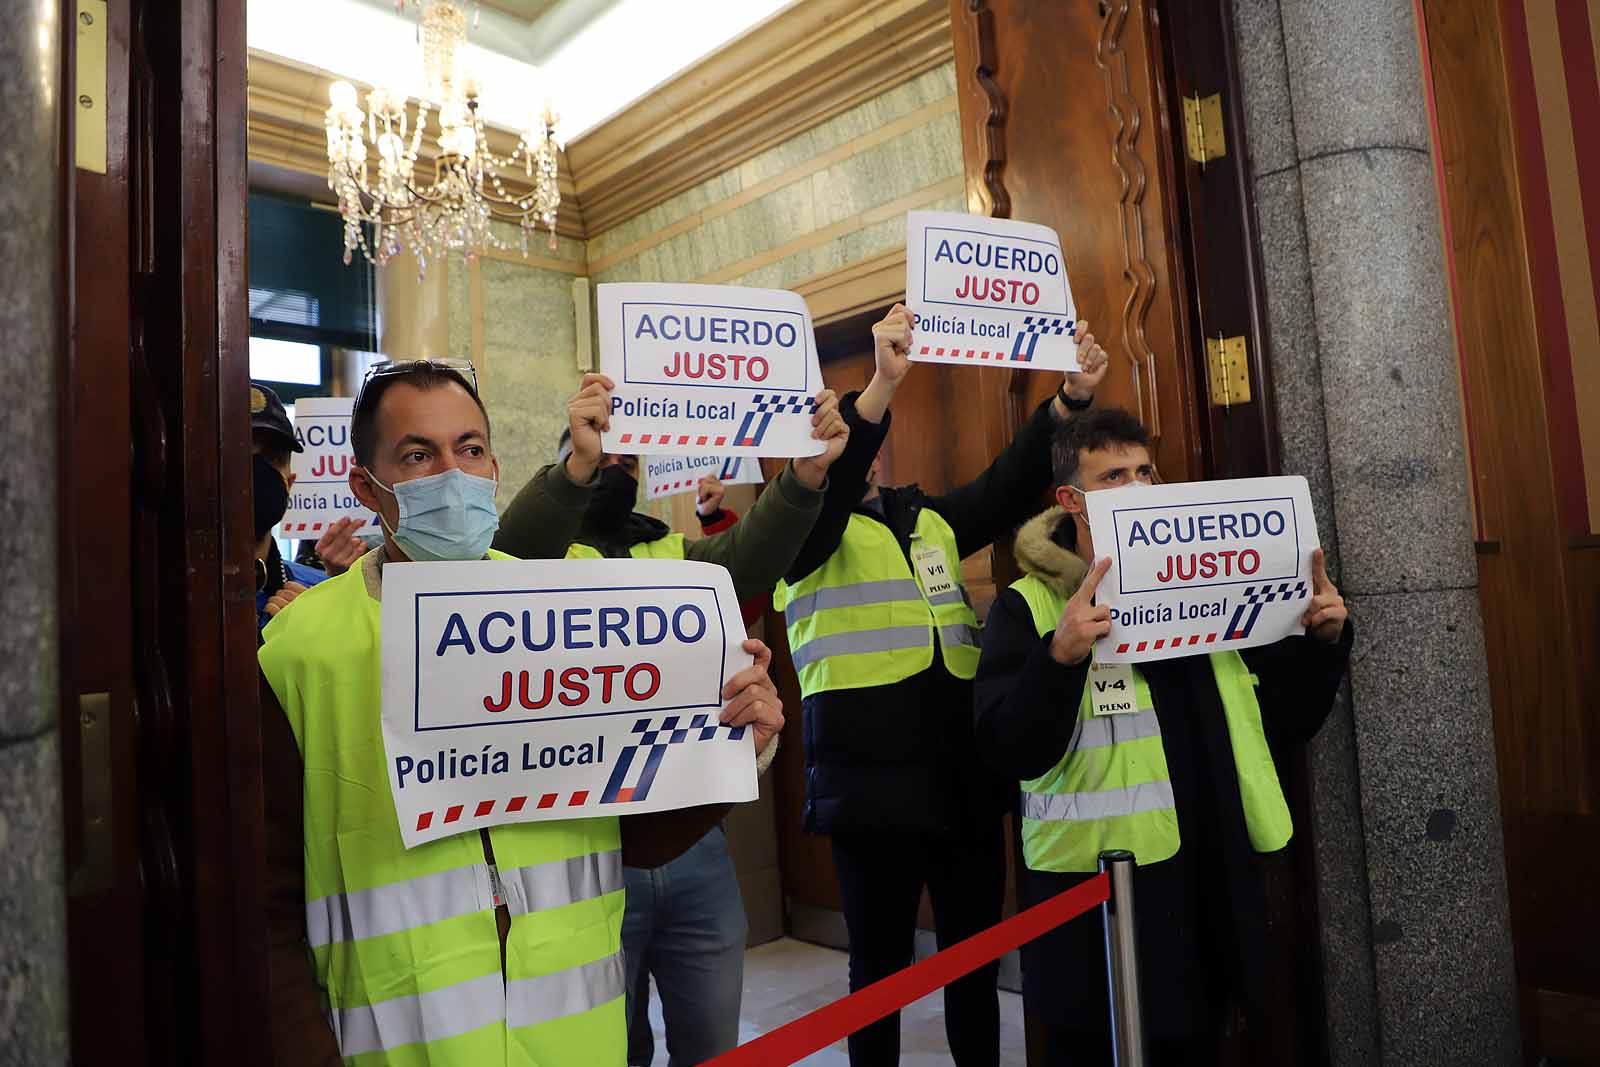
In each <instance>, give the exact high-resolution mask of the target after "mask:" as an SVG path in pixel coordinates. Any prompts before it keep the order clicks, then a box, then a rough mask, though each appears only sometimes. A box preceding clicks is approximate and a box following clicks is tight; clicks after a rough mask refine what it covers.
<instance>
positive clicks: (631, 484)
mask: <svg viewBox="0 0 1600 1067" xmlns="http://www.w3.org/2000/svg"><path fill="white" fill-rule="evenodd" d="M638 502H639V479H637V478H635V477H634V476H633V475H631V474H629V473H628V472H627V471H625V470H623V469H622V468H621V467H607V468H606V469H605V470H603V471H601V472H600V484H599V485H597V486H595V487H594V492H593V493H592V494H591V495H590V497H589V510H587V511H585V512H584V513H583V524H584V526H586V527H588V528H589V529H591V530H617V529H621V527H622V524H623V523H625V522H627V521H628V516H629V515H632V514H633V508H634V505H635V504H637V503H638Z"/></svg>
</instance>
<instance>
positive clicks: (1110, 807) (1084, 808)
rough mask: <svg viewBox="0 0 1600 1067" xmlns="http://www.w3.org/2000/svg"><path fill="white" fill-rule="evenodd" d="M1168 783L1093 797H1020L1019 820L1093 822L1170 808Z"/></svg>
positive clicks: (1170, 785)
mask: <svg viewBox="0 0 1600 1067" xmlns="http://www.w3.org/2000/svg"><path fill="white" fill-rule="evenodd" d="M1173 805H1174V801H1173V799H1172V783H1171V782H1170V781H1168V782H1145V783H1143V784H1142V785H1130V786H1128V787H1127V788H1125V789H1106V790H1103V791H1101V792H1097V793H1024V794H1022V817H1023V818H1025V819H1037V820H1040V821H1044V822H1093V821H1094V820H1096V819H1114V818H1116V817H1117V816H1119V815H1138V814H1140V813H1141V812H1146V811H1165V810H1167V809H1169V808H1171V807H1173Z"/></svg>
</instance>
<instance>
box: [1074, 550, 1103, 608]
mask: <svg viewBox="0 0 1600 1067" xmlns="http://www.w3.org/2000/svg"><path fill="white" fill-rule="evenodd" d="M1110 569H1111V557H1110V556H1101V557H1100V561H1099V562H1098V563H1096V564H1095V565H1094V569H1093V570H1091V571H1090V572H1089V573H1088V575H1087V576H1086V577H1085V578H1084V579H1083V584H1082V585H1080V586H1078V591H1077V592H1076V593H1074V594H1072V598H1073V599H1074V600H1080V601H1088V600H1091V599H1093V598H1094V595H1095V593H1096V592H1098V591H1099V589H1100V582H1101V580H1102V579H1103V578H1105V576H1106V572H1107V571H1109V570H1110Z"/></svg>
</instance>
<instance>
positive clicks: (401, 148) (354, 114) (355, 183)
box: [326, 0, 561, 275]
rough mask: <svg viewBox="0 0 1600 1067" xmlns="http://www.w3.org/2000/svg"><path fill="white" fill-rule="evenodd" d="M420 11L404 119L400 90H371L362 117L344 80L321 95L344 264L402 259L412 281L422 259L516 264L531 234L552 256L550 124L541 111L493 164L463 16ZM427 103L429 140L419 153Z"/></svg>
mask: <svg viewBox="0 0 1600 1067" xmlns="http://www.w3.org/2000/svg"><path fill="white" fill-rule="evenodd" d="M403 4H404V0H401V2H400V4H397V7H400V6H403ZM420 8H421V10H420V13H419V17H418V27H417V36H418V39H419V41H420V42H421V45H422V69H423V78H424V86H425V87H424V90H423V91H424V93H426V96H425V97H423V98H421V99H419V100H417V102H416V112H415V117H414V118H413V117H412V115H411V112H410V107H411V104H410V101H409V100H407V98H406V94H405V93H402V92H397V91H394V90H391V89H385V88H381V87H380V88H375V89H373V90H372V91H371V92H369V93H368V94H367V106H366V108H365V110H363V109H362V108H361V106H360V104H359V103H358V98H357V93H356V88H355V86H354V85H351V84H350V83H349V82H347V81H337V82H334V83H333V85H332V86H331V87H330V88H329V90H328V101H329V106H328V110H327V112H326V127H327V131H328V186H329V188H331V189H332V190H333V191H334V193H335V194H336V195H337V196H338V198H339V213H340V214H341V215H342V216H343V217H344V261H345V263H346V264H348V263H350V262H351V260H352V258H353V257H354V253H355V250H356V249H358V248H359V249H360V250H361V252H362V254H363V255H365V256H366V257H367V258H368V259H369V260H372V261H373V262H376V263H378V264H379V265H382V264H384V263H387V262H388V261H389V259H390V257H392V256H394V255H396V254H398V253H400V252H401V251H411V252H414V253H415V254H416V257H417V269H418V272H419V275H420V274H422V273H425V272H426V270H427V265H428V262H429V261H430V260H438V259H439V258H440V257H441V256H444V255H446V254H448V253H449V252H452V251H454V252H460V253H461V254H463V255H464V256H466V257H467V258H468V259H471V258H472V257H474V256H476V255H477V254H478V253H480V252H483V251H486V250H488V249H500V250H503V251H512V250H520V251H521V253H522V254H523V255H524V256H526V255H527V254H528V236H529V235H530V234H532V233H534V232H535V231H536V230H537V229H538V228H539V227H540V226H543V227H544V228H545V229H546V230H548V231H549V235H550V247H551V248H552V249H554V248H555V244H556V234H555V226H556V212H557V210H558V209H559V208H560V206H561V189H560V187H559V185H558V184H557V163H556V153H557V152H558V151H559V150H560V148H561V145H560V142H559V141H557V139H556V125H557V123H558V121H559V119H558V116H557V115H556V114H555V112H554V110H553V109H552V108H551V107H550V105H548V104H546V105H545V106H544V107H543V108H542V109H541V110H540V111H539V113H538V114H536V115H534V116H532V117H531V118H530V119H529V121H528V123H527V124H526V126H525V127H524V129H523V132H522V135H521V137H520V138H519V139H518V141H517V145H516V147H515V148H514V149H512V151H511V154H510V155H508V156H504V157H502V156H497V155H495V154H494V153H493V152H492V151H490V149H489V137H488V133H487V131H486V129H485V127H484V124H483V119H482V118H481V117H480V116H479V109H478V103H479V89H480V86H479V84H478V81H477V79H476V78H475V77H473V75H472V72H471V71H470V70H469V69H468V68H467V64H466V54H465V52H466V50H465V45H466V43H467V13H466V10H465V9H464V8H463V6H462V5H461V4H460V3H458V2H456V0H423V2H422V3H421V5H420ZM430 101H431V102H432V104H431V106H432V108H433V111H434V119H435V123H436V125H437V132H436V133H435V134H434V135H433V138H432V141H431V143H425V141H426V138H427V126H428V111H429V107H430ZM428 157H431V158H428ZM430 169H431V170H432V175H431V178H429V177H427V174H428V171H429V170H430ZM374 171H375V173H374ZM515 171H520V172H521V175H520V178H521V181H520V182H517V184H518V186H519V188H518V191H517V193H516V194H515V195H513V194H511V193H508V192H507V191H506V187H505V181H504V178H505V177H506V176H508V175H510V174H511V173H513V172H515ZM524 187H525V188H524ZM495 222H503V223H509V224H514V225H516V226H517V227H518V229H519V230H520V240H518V241H507V240H503V239H502V238H501V237H500V236H499V235H498V234H496V233H495V230H494V225H493V224H494V223H495ZM369 225H370V226H371V228H372V235H371V238H370V240H369V238H368V236H367V232H366V227H367V226H369Z"/></svg>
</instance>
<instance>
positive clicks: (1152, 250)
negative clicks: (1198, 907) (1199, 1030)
mask: <svg viewBox="0 0 1600 1067" xmlns="http://www.w3.org/2000/svg"><path fill="white" fill-rule="evenodd" d="M951 19H952V23H953V25H954V28H955V34H956V49H955V51H956V75H957V91H958V93H959V95H960V104H961V126H962V138H963V148H964V152H965V156H966V174H967V202H968V209H969V210H971V211H973V212H980V213H985V214H993V215H998V216H1006V217H1010V218H1017V219H1023V220H1026V221H1029V222H1037V223H1042V224H1044V225H1047V226H1050V227H1052V228H1054V229H1055V230H1056V231H1057V232H1058V233H1059V234H1060V235H1061V241H1062V247H1063V250H1064V252H1065V255H1066V260H1067V265H1068V274H1069V276H1070V278H1071V282H1072V291H1073V298H1074V301H1075V303H1076V304H1077V308H1078V312H1079V314H1080V315H1081V316H1082V317H1084V318H1086V319H1087V320H1089V322H1090V325H1091V328H1092V330H1093V332H1094V334H1095V336H1096V338H1097V339H1098V340H1099V341H1100V342H1101V343H1102V344H1103V345H1104V346H1105V348H1106V350H1107V351H1108V352H1109V353H1110V354H1111V359H1112V373H1111V374H1110V375H1109V376H1108V378H1107V381H1106V383H1105V385H1104V386H1102V388H1101V390H1100V396H1099V402H1100V403H1101V404H1104V405H1114V406H1120V407H1124V408H1127V409H1128V410H1130V411H1133V412H1135V413H1136V414H1137V415H1138V416H1139V417H1140V419H1141V420H1142V421H1143V422H1144V424H1145V426H1146V428H1148V429H1149V431H1150V433H1151V436H1152V444H1153V452H1154V455H1155V459H1156V464H1157V466H1158V468H1159V469H1160V471H1161V474H1162V476H1163V477H1164V478H1165V479H1166V480H1169V481H1187V480H1195V479H1205V478H1225V477H1251V476H1259V475H1267V474H1274V473H1277V470H1276V465H1277V451H1278V450H1277V431H1276V426H1275V425H1274V422H1273V419H1272V417H1271V412H1272V404H1271V400H1270V397H1271V380H1270V375H1269V374H1268V373H1267V361H1266V349H1267V344H1268V343H1269V339H1268V338H1267V337H1266V335H1265V329H1264V318H1265V315H1264V308H1263V307H1262V298H1261V295H1260V294H1261V285H1260V269H1259V265H1258V262H1257V260H1258V253H1257V251H1256V249H1257V247H1258V245H1257V241H1256V237H1255V233H1254V222H1253V208H1252V206H1251V204H1250V201H1249V193H1248V182H1247V181H1246V173H1245V170H1244V164H1243V160H1244V159H1245V158H1246V154H1245V150H1244V145H1243V133H1244V131H1243V128H1242V126H1243V124H1242V117H1241V114H1240V110H1239V100H1238V90H1237V83H1238V78H1237V72H1236V65H1235V62H1234V57H1233V55H1232V51H1231V49H1232V35H1231V30H1230V28H1229V20H1228V17H1227V10H1226V5H1225V4H1224V3H1222V2H1221V0H1164V2H1158V0H1071V2H1063V3H1053V4H1038V3H1031V2H1029V0H952V4H951ZM1213 94H1215V95H1217V96H1219V97H1220V99H1221V104H1222V106H1221V113H1222V118H1223V122H1224V124H1225V134H1226V141H1227V143H1228V145H1229V146H1231V148H1230V151H1228V152H1227V154H1226V155H1225V156H1223V157H1222V158H1220V159H1212V160H1209V161H1207V162H1205V163H1203V164H1202V163H1201V162H1199V161H1197V160H1196V159H1194V158H1192V157H1191V156H1190V155H1189V153H1188V152H1187V150H1186V146H1185V142H1184V129H1183V102H1182V101H1183V97H1184V96H1186V95H1187V96H1191V97H1200V98H1204V97H1208V96H1211V95H1213ZM1219 333H1220V334H1221V335H1222V336H1224V337H1229V338H1232V337H1240V338H1243V339H1244V341H1245V346H1246V349H1247V351H1248V376H1249V379H1250V386H1251V398H1250V400H1249V401H1248V402H1243V403H1236V402H1232V401H1233V400H1236V399H1237V398H1228V397H1221V396H1217V395H1214V394H1213V392H1212V390H1211V388H1210V384H1209V381H1208V375H1207V372H1206V346H1205V339H1206V338H1208V337H1213V336H1216V335H1218V334H1219ZM1011 376H1012V381H1011V382H1009V383H1006V385H1005V388H1004V389H1003V393H1004V395H1005V399H1006V400H1007V401H1009V403H1006V404H996V403H993V402H991V401H989V399H988V398H987V397H985V403H986V405H988V406H989V407H990V408H991V409H992V410H996V411H1002V412H1004V413H1005V414H1006V415H1008V416H1009V417H1010V418H1012V419H1013V420H1014V419H1016V418H1018V417H1020V415H1021V413H1022V412H1024V411H1026V410H1027V409H1028V408H1029V407H1031V405H1032V404H1033V403H1035V402H1037V400H1038V399H1039V398H1042V397H1043V396H1044V395H1045V394H1046V393H1047V391H1048V390H1049V389H1050V388H1053V386H1054V383H1053V382H1052V381H1050V380H1049V378H1050V376H1048V375H1030V374H1028V373H1027V372H1026V371H1013V372H1011ZM990 388H992V387H990ZM1014 425H1015V423H1014V422H1013V423H1011V425H1010V426H1007V427H1004V428H1003V430H1002V432H1003V434H1008V433H1009V432H1010V429H1011V428H1012V427H1013V426H1014ZM1009 571H1010V565H1009V560H1008V559H1006V557H1005V554H1004V552H1003V550H1001V551H997V552H996V558H995V561H994V572H995V574H996V576H997V578H998V579H999V580H1007V579H1008V577H1009ZM1280 766H1282V767H1284V768H1285V774H1284V778H1285V791H1286V793H1287V794H1288V796H1289V800H1290V805H1291V809H1292V810H1293V812H1294V814H1295V817H1296V821H1297V822H1298V823H1299V824H1300V825H1302V826H1308V825H1310V819H1309V817H1308V807H1309V796H1308V791H1307V788H1306V775H1305V773H1304V766H1305V765H1304V759H1303V756H1290V757H1289V758H1286V759H1280ZM1266 866H1267V888H1268V907H1269V914H1268V916H1267V921H1268V928H1269V931H1270V937H1269V943H1270V944H1271V946H1272V952H1271V954H1270V958H1269V975H1268V996H1269V1007H1268V1011H1267V1014H1266V1017H1265V1019H1264V1020H1262V1021H1261V1022H1262V1023H1263V1025H1262V1026H1259V1027H1258V1028H1257V1030H1256V1031H1255V1032H1245V1033H1239V1032H1237V1030H1235V1031H1234V1032H1233V1033H1232V1034H1231V1036H1230V1037H1229V1038H1228V1039H1227V1041H1226V1042H1225V1047H1224V1048H1222V1049H1221V1050H1220V1054H1221V1056H1222V1061H1223V1062H1227V1063H1261V1064H1268V1063H1290V1062H1310V1061H1314V1060H1315V1059H1316V1057H1317V1056H1318V1055H1319V1051H1318V1050H1319V1048H1320V1046H1321V1044H1322V1042H1323V1039H1322V1031H1321V1025H1320V1005H1321V991H1320V984H1319V979H1318V973H1319V972H1318V971H1317V969H1316V959H1317V957H1316V949H1315V946H1316V925H1317V923H1316V907H1315V901H1316V896H1315V878H1314V872H1313V870H1312V869H1311V866H1310V850H1309V845H1308V843H1307V840H1306V838H1305V836H1304V835H1301V837H1300V838H1299V839H1298V840H1297V842H1296V844H1295V845H1294V846H1292V847H1291V848H1290V849H1288V850H1286V851H1285V852H1284V853H1282V854H1280V855H1277V856H1275V857H1272V858H1270V859H1269V860H1268V861H1267V863H1266Z"/></svg>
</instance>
